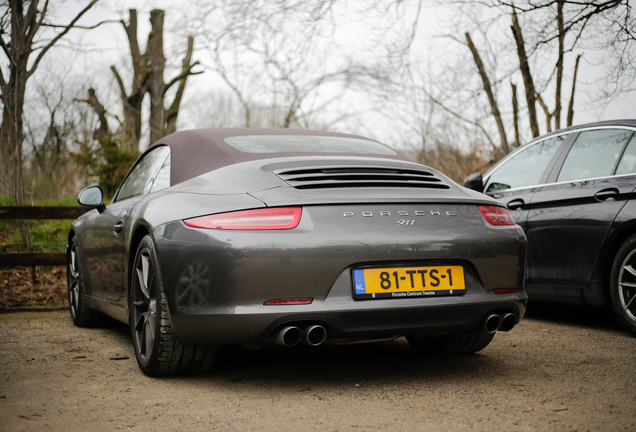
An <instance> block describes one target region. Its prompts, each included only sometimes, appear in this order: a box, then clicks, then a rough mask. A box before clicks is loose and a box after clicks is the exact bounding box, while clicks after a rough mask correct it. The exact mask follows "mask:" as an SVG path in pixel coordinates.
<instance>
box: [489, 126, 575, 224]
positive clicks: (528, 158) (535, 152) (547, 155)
mask: <svg viewBox="0 0 636 432" xmlns="http://www.w3.org/2000/svg"><path fill="white" fill-rule="evenodd" d="M567 139H568V134H562V135H558V136H552V137H549V138H547V139H544V140H541V141H537V142H534V143H530V144H529V145H528V146H526V147H523V148H522V149H521V150H519V151H517V152H515V153H513V154H512V155H511V156H510V157H508V158H507V159H504V160H503V161H502V162H500V163H499V164H498V165H497V166H495V167H494V168H493V170H492V171H491V172H489V173H487V174H486V176H485V178H484V193H486V194H487V195H490V196H492V197H493V198H495V199H497V200H498V201H499V202H501V203H502V204H504V205H505V206H506V207H508V209H509V210H510V212H511V214H512V217H513V218H514V220H515V222H516V223H517V224H518V225H519V226H521V227H522V228H525V224H526V219H527V216H528V205H529V204H530V201H531V199H532V196H533V195H534V192H535V189H536V186H537V185H539V184H541V183H542V182H543V181H544V180H545V179H547V176H548V174H549V173H550V171H551V168H552V167H553V165H554V163H555V160H556V158H557V154H558V153H559V150H560V149H562V148H563V146H564V145H565V144H566V141H567Z"/></svg>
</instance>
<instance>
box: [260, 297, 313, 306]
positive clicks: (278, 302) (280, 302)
mask: <svg viewBox="0 0 636 432" xmlns="http://www.w3.org/2000/svg"><path fill="white" fill-rule="evenodd" d="M313 301H314V299H313V297H310V298H297V299H278V300H269V301H266V302H265V303H264V305H265V306H280V305H307V304H311V303H312V302H313Z"/></svg>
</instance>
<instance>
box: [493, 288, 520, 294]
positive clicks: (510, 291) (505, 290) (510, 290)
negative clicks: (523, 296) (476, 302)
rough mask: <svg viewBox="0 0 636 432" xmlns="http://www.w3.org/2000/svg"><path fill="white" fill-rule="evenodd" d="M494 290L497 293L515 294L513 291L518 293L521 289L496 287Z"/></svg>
mask: <svg viewBox="0 0 636 432" xmlns="http://www.w3.org/2000/svg"><path fill="white" fill-rule="evenodd" d="M492 292H494V293H495V294H513V293H518V292H519V289H518V288H495V289H494V290H492Z"/></svg>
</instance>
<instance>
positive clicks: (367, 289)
mask: <svg viewBox="0 0 636 432" xmlns="http://www.w3.org/2000/svg"><path fill="white" fill-rule="evenodd" d="M353 286H354V290H353V292H354V297H355V298H356V299H381V298H407V297H428V296H439V295H462V294H464V293H465V292H466V286H465V285H464V269H463V267H462V266H426V267H390V268H365V269H355V270H353Z"/></svg>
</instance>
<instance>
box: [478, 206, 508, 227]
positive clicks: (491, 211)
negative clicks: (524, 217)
mask: <svg viewBox="0 0 636 432" xmlns="http://www.w3.org/2000/svg"><path fill="white" fill-rule="evenodd" d="M477 208H478V209H479V211H480V212H481V214H482V215H484V217H485V218H486V220H487V221H488V223H489V224H490V225H496V226H502V225H514V224H515V220H514V219H513V218H512V215H510V212H509V211H508V209H507V208H504V207H499V206H487V205H478V206H477Z"/></svg>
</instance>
